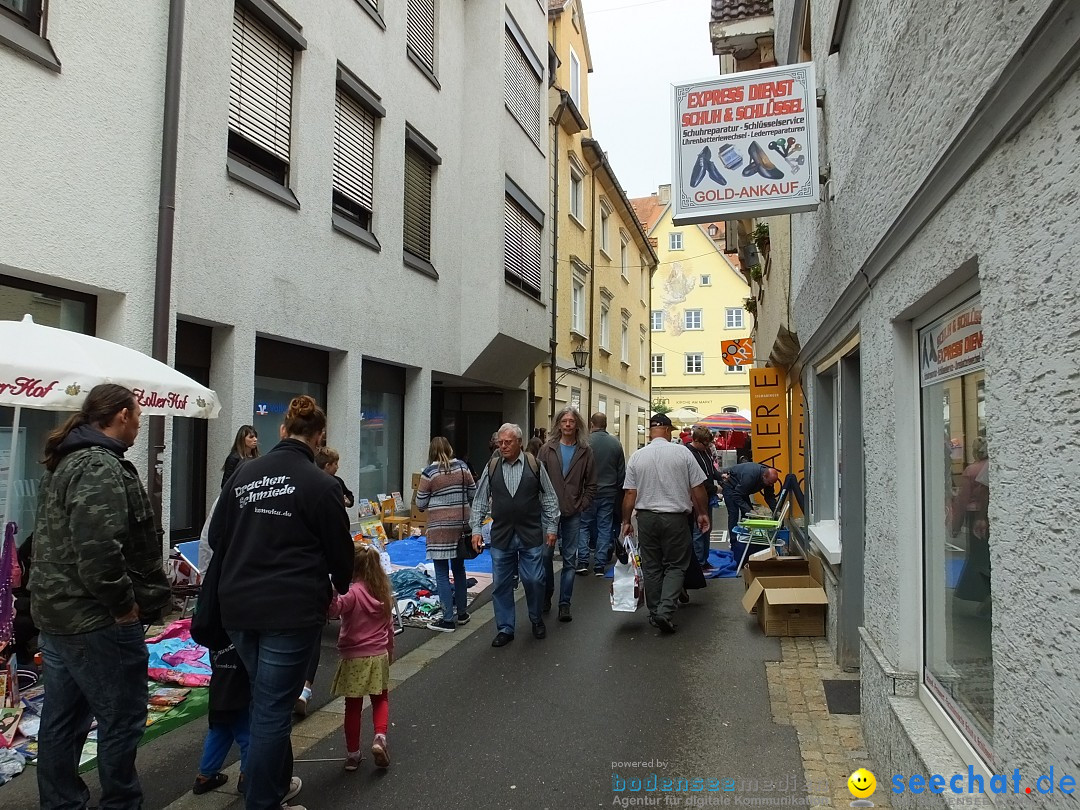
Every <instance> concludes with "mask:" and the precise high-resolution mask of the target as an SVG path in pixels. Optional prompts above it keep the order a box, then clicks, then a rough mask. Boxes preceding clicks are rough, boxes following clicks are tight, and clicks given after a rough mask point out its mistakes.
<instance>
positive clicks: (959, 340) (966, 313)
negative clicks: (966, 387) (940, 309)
mask: <svg viewBox="0 0 1080 810" xmlns="http://www.w3.org/2000/svg"><path fill="white" fill-rule="evenodd" d="M982 367H983V331H982V301H981V300H980V298H979V296H975V297H974V298H972V299H971V300H969V301H967V302H965V303H964V304H961V305H960V306H958V307H957V308H956V309H954V310H952V311H951V312H950V313H948V314H947V315H945V316H944V317H942V318H939V319H938V320H936V321H934V322H933V323H932V324H930V325H929V326H927V327H926V328H925V329H920V330H919V381H920V382H921V383H922V387H923V388H925V387H926V386H928V385H934V384H935V383H939V382H944V381H945V380H951V379H952V378H953V377H959V376H960V375H962V374H970V373H971V372H973V371H978V370H979V369H981V368H982Z"/></svg>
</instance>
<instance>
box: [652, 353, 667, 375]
mask: <svg viewBox="0 0 1080 810" xmlns="http://www.w3.org/2000/svg"><path fill="white" fill-rule="evenodd" d="M652 373H653V374H666V373H667V372H666V371H664V355H662V354H654V355H653V356H652Z"/></svg>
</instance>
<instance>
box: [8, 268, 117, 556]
mask: <svg viewBox="0 0 1080 810" xmlns="http://www.w3.org/2000/svg"><path fill="white" fill-rule="evenodd" d="M24 315H29V316H30V317H32V318H33V319H34V322H35V323H39V324H43V325H45V326H52V327H56V328H58V329H67V330H70V331H72V332H81V333H82V334H85V335H92V334H93V333H94V321H95V319H96V317H97V309H96V299H95V298H94V297H93V296H91V295H83V294H80V293H74V292H69V291H67V290H63V289H60V288H59V287H50V286H46V285H43V284H33V283H30V282H26V281H23V280H21V279H15V278H9V277H8V276H0V320H5V321H19V320H22V318H23V316H24ZM70 415H71V414H69V413H63V412H59V411H42V410H38V409H37V408H23V409H22V411H21V412H20V415H19V441H18V445H17V451H16V455H17V457H16V458H14V459H12V458H11V457H10V456H11V431H12V427H13V426H14V417H15V409H14V408H7V407H0V469H2V470H4V474H0V515H3V513H4V506H5V505H6V502H7V476H8V474H9V473H8V471H10V474H11V475H12V476H13V481H12V492H11V500H12V503H11V513H10V514H11V520H14V521H15V522H16V523H18V524H19V534H18V536H17V538H16V539H17V540H18V542H19V543H22V542H23V541H24V540H26V538H27V537H28V536H29V535H30V533H31V532H33V531H34V519H35V517H36V515H37V496H38V481H39V480H40V479H41V475H42V473H44V472H45V468H44V467H42V466H41V464H39V463H38V460H39V459H40V458H41V451H42V449H43V448H44V447H45V439H46V438H47V437H48V435H49V433H51V432H52V431H53V430H54V429H55V428H57V427H58V426H59V425H60V424H62V423H63V422H64V421H65V420H66V419H67V418H68V417H69V416H70Z"/></svg>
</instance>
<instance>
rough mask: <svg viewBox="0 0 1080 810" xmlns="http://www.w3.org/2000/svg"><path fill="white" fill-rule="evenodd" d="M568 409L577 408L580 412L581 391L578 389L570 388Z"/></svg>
mask: <svg viewBox="0 0 1080 810" xmlns="http://www.w3.org/2000/svg"><path fill="white" fill-rule="evenodd" d="M570 407H571V408H577V409H578V410H579V411H580V410H581V389H580V388H571V389H570Z"/></svg>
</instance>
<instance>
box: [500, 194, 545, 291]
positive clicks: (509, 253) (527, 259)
mask: <svg viewBox="0 0 1080 810" xmlns="http://www.w3.org/2000/svg"><path fill="white" fill-rule="evenodd" d="M542 234H543V228H542V227H541V225H540V223H539V222H537V221H536V220H535V219H534V218H533V216H532V214H530V213H529V212H527V211H526V210H525V208H524V207H523V206H521V205H520V204H519V203H518V202H517V201H516V200H515V199H513V198H512V197H511V196H510V195H509V194H507V195H506V220H505V228H504V232H503V252H504V272H505V276H506V281H507V283H509V284H512V285H513V286H515V287H517V288H518V289H519V290H521V291H522V292H524V293H527V294H529V295H531V296H532V297H533V298H536V299H539V298H540V278H541V276H540V265H541V243H542V239H543V235H542Z"/></svg>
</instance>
